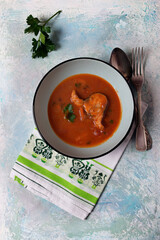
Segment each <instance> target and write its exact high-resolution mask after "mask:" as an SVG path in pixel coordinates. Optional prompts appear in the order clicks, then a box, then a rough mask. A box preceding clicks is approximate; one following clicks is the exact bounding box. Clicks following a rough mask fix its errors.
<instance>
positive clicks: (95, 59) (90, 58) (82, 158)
mask: <svg viewBox="0 0 160 240" xmlns="http://www.w3.org/2000/svg"><path fill="white" fill-rule="evenodd" d="M83 59H84V60H85V59H88V60H94V61H99V62H102V63H105V64H107V65H109V66H110V67H112V68H113V69H115V70H116V71H117V72H118V73H119V74H120V75H121V76H122V77H123V79H124V81H125V82H126V83H127V85H128V88H129V90H130V92H131V95H132V99H133V116H132V121H131V124H130V126H129V128H128V131H127V132H126V134H125V136H124V137H123V138H122V140H121V141H120V142H119V143H118V144H117V145H116V146H115V147H113V148H112V149H111V150H109V151H107V152H105V153H102V154H100V155H97V156H93V157H92V156H91V157H87V158H84V157H74V156H71V155H68V154H65V153H63V152H60V151H59V150H57V149H56V148H54V147H53V146H52V145H51V144H50V143H49V142H48V141H47V139H45V138H44V137H43V135H42V133H41V131H40V129H39V127H38V124H37V121H36V116H35V99H36V95H37V92H38V89H39V88H40V85H41V83H42V82H43V80H44V79H45V78H46V76H47V75H48V74H49V73H50V72H51V71H53V70H54V69H55V68H57V67H59V66H60V65H62V64H64V63H67V62H70V61H74V60H83ZM134 115H135V100H134V95H133V91H132V89H131V88H130V86H129V83H128V82H127V81H126V79H125V78H124V76H123V75H122V73H121V72H120V71H118V70H117V69H116V68H115V67H113V66H112V65H111V64H110V63H107V62H105V61H103V60H100V59H98V58H92V57H77V58H71V59H68V60H65V61H63V62H61V63H59V64H57V65H56V66H54V67H53V68H51V69H50V70H49V71H48V72H47V73H46V74H45V75H44V76H43V78H42V79H41V81H40V82H39V84H38V86H37V89H36V91H35V94H34V97H33V117H34V122H35V125H36V127H37V130H38V132H39V134H40V136H41V137H42V139H44V141H45V142H46V143H47V144H48V145H49V146H50V147H51V148H52V149H53V150H55V151H56V152H58V153H60V154H62V155H64V156H67V157H69V158H74V159H81V160H88V159H95V158H99V157H102V156H105V155H106V154H108V153H110V152H112V151H113V150H115V149H116V148H117V147H118V146H119V145H120V144H121V143H122V142H123V141H124V139H125V138H126V137H127V135H128V134H129V132H130V130H131V127H132V125H133V121H134Z"/></svg>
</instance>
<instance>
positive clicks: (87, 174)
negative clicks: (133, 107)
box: [10, 103, 147, 220]
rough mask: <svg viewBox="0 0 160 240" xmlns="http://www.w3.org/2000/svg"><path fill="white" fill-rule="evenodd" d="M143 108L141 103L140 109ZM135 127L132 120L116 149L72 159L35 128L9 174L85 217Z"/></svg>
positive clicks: (43, 196)
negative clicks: (125, 135)
mask: <svg viewBox="0 0 160 240" xmlns="http://www.w3.org/2000/svg"><path fill="white" fill-rule="evenodd" d="M146 108H147V105H146V104H145V103H143V105H142V111H143V113H144V112H145V110H146ZM134 129H135V122H134V123H133V125H132V128H131V130H130V132H129V134H128V135H127V137H126V138H125V140H124V141H123V142H122V143H121V144H120V145H119V146H118V147H117V148H116V149H115V150H113V151H112V152H110V153H108V154H107V155H105V156H103V157H100V158H96V159H91V160H81V159H72V158H69V157H66V156H64V155H62V154H59V153H57V152H56V151H54V150H53V149H52V148H51V147H50V146H48V145H47V144H46V143H45V142H44V140H43V139H42V138H41V137H40V135H39V133H38V131H37V130H36V129H34V131H33V132H32V134H31V135H30V138H29V139H28V141H27V143H26V145H25V146H24V148H23V150H22V152H21V153H20V155H19V156H18V158H17V160H16V162H15V164H14V166H13V168H12V170H11V173H10V177H11V178H12V179H13V180H14V181H15V182H17V183H19V184H20V185H22V186H23V187H25V188H26V189H28V190H29V191H31V192H32V193H34V194H36V195H38V196H40V197H42V198H44V199H46V200H48V201H50V202H52V203H54V204H55V205H57V206H59V207H60V208H62V209H64V210H65V211H67V212H69V213H70V214H72V215H74V216H76V217H78V218H80V219H83V220H84V219H86V218H87V217H88V215H89V214H90V213H91V211H92V210H93V208H94V206H95V205H96V203H97V201H98V199H99V197H100V195H101V193H102V191H103V189H104V187H105V186H106V184H107V182H108V180H109V178H110V176H111V175H112V173H113V171H114V169H115V167H116V165H117V163H118V161H119V160H120V158H121V156H122V154H123V152H124V150H125V148H126V146H127V144H128V143H129V140H130V138H131V136H132V134H133V132H134Z"/></svg>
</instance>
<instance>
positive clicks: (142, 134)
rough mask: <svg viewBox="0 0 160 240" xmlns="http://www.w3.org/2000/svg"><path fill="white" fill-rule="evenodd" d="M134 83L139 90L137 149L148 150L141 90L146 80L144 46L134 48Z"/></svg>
mask: <svg viewBox="0 0 160 240" xmlns="http://www.w3.org/2000/svg"><path fill="white" fill-rule="evenodd" d="M132 71H133V72H132V83H133V85H134V86H135V88H136V90H137V128H136V149H137V150H139V151H146V150H147V134H146V129H145V126H144V124H143V119H142V112H141V90H142V86H143V82H144V71H143V48H142V49H141V50H140V48H138V50H137V48H135V50H134V49H132Z"/></svg>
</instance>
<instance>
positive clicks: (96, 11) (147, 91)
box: [0, 0, 160, 240]
mask: <svg viewBox="0 0 160 240" xmlns="http://www.w3.org/2000/svg"><path fill="white" fill-rule="evenodd" d="M59 9H62V10H63V12H62V14H61V15H60V16H59V17H58V18H57V19H56V21H55V22H54V21H53V22H54V24H53V25H52V24H51V25H52V28H53V29H54V30H55V35H56V41H57V46H58V49H57V51H55V52H52V53H51V54H49V57H47V58H45V59H35V60H33V59H32V58H31V52H30V49H31V39H32V36H29V35H25V34H24V33H23V31H24V28H25V27H26V24H25V19H26V17H27V16H28V15H29V14H33V15H34V16H38V17H49V16H50V15H52V14H53V13H54V12H56V11H57V10H59ZM159 16H160V2H159V0H153V1H152V0H148V1H147V0H146V1H145V0H141V1H134V0H128V1H127V0H112V1H111V0H108V1H107V0H86V1H84V0H81V1H80V0H79V1H74V0H68V1H64V0H59V1H51V0H46V1H40V0H34V1H31V0H28V1H22V0H21V1H20V0H19V1H18V0H14V1H12V3H11V1H9V0H5V1H1V2H0V22H1V27H0V36H1V37H0V145H1V151H0V173H1V174H0V182H1V187H0V240H13V239H15V240H22V239H27V240H30V239H31V240H44V239H45V240H50V239H57V240H61V239H73V240H77V239H82V240H88V239H90V240H93V239H95V240H99V239H100V240H102V239H105V240H106V239H107V240H121V239H123V240H128V239H133V240H137V239H138V240H152V239H154V240H159V239H160V183H159V179H160V157H159V156H160V109H159V101H160V95H159V88H160V72H159V62H160V55H159V52H160V40H159V29H160V17H159ZM117 46H118V47H120V48H122V49H123V50H124V51H126V53H128V55H129V56H130V54H131V48H132V47H136V46H143V47H144V49H145V58H146V61H145V63H146V65H145V85H144V87H143V95H142V97H143V100H144V101H146V102H147V103H148V104H149V107H148V110H147V112H146V114H145V124H146V126H147V128H148V129H149V131H150V133H151V135H152V137H153V141H154V142H153V148H152V150H150V151H148V152H143V153H142V152H137V151H136V150H135V136H133V138H132V140H131V142H130V144H129V145H128V147H127V149H126V151H125V153H124V155H123V157H122V159H121V161H120V163H119V164H118V166H117V168H116V170H115V171H114V173H113V175H112V177H111V179H110V181H109V183H108V185H107V187H106V189H105V191H104V192H103V194H102V196H101V198H100V200H99V202H98V205H97V206H96V208H95V209H94V211H93V213H92V214H91V215H90V217H89V218H88V220H86V221H82V220H79V219H77V218H75V217H73V216H71V215H69V214H68V213H66V212H64V211H63V210H61V209H59V208H58V207H56V206H54V205H53V204H51V203H49V202H47V201H45V200H43V199H41V198H39V197H36V196H34V195H33V194H32V193H30V192H29V191H26V190H25V189H23V188H22V187H21V186H18V185H17V184H15V183H14V182H12V180H10V179H9V174H10V171H11V168H12V166H13V164H14V161H15V160H16V158H17V156H18V154H19V152H20V151H21V149H22V148H23V146H24V144H25V142H26V139H27V138H28V136H29V134H30V133H31V131H32V129H33V128H34V122H33V117H32V100H33V96H34V92H35V89H36V87H37V84H38V83H39V81H40V80H41V78H42V76H43V75H44V74H45V73H46V72H47V71H48V70H49V69H51V68H52V67H53V66H55V65H56V64H58V63H60V62H61V61H64V60H66V59H68V58H73V57H79V56H90V57H96V58H100V59H102V60H106V61H109V58H110V53H111V51H112V49H113V48H114V47H117Z"/></svg>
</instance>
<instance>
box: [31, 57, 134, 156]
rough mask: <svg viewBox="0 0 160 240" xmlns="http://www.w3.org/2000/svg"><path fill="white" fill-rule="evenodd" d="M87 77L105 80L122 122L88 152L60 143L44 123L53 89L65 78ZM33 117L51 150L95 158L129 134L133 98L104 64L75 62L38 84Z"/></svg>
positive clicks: (86, 60) (60, 66)
mask: <svg viewBox="0 0 160 240" xmlns="http://www.w3.org/2000/svg"><path fill="white" fill-rule="evenodd" d="M80 73H89V74H94V75H97V76H99V77H101V78H103V79H106V80H107V82H109V83H110V84H111V85H112V86H113V87H114V89H115V90H116V91H117V94H118V96H119V99H120V102H121V107H122V119H121V122H120V125H119V127H118V129H117V131H116V132H115V133H114V134H113V136H112V137H111V138H109V139H108V140H107V141H105V142H104V143H102V144H100V145H98V146H96V147H89V148H82V147H75V146H72V145H70V144H67V143H66V142H64V141H63V140H61V139H60V138H59V137H58V136H57V135H56V134H55V132H54V131H53V129H52V127H51V125H50V122H49V119H48V101H49V98H50V96H51V94H52V92H53V90H54V89H55V88H56V87H57V85H58V84H59V83H60V82H62V81H63V80H64V79H66V78H67V77H69V76H72V75H75V74H80ZM33 115H34V119H35V124H36V126H37V129H38V131H39V133H40V135H41V136H42V138H43V139H44V140H45V141H46V143H48V144H49V145H50V146H51V147H52V148H53V149H54V150H56V151H57V152H60V153H61V154H64V155H66V156H69V157H72V158H80V159H91V158H97V157H100V156H102V155H104V154H107V153H109V152H111V151H112V150H113V149H115V148H116V147H117V146H118V145H119V144H120V143H121V142H122V141H123V139H124V138H125V137H126V135H127V133H128V132H129V130H130V128H131V125H132V122H133V117H134V100H133V94H132V92H131V90H130V87H129V85H128V83H127V82H126V81H125V79H124V77H123V76H122V75H121V74H120V73H119V72H118V71H117V70H116V69H115V68H114V67H112V66H110V65H109V64H108V63H106V62H104V61H101V60H98V59H94V58H75V59H70V60H67V61H65V62H62V63H60V64H58V65H57V66H55V67H53V68H52V69H51V70H50V71H49V72H48V73H47V74H46V75H45V76H44V77H43V79H42V80H41V82H40V83H39V85H38V87H37V90H36V92H35V96H34V100H33Z"/></svg>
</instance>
